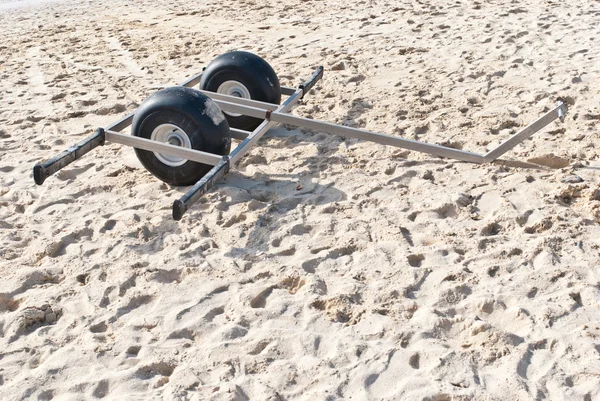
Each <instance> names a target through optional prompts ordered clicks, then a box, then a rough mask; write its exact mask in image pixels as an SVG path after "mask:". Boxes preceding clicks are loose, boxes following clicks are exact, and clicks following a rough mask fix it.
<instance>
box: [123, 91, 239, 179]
mask: <svg viewBox="0 0 600 401" xmlns="http://www.w3.org/2000/svg"><path fill="white" fill-rule="evenodd" d="M166 123H168V124H173V125H176V126H178V127H179V128H181V129H182V130H183V131H184V132H185V133H186V134H187V135H188V137H189V138H190V142H191V146H192V149H196V150H201V151H204V152H209V153H215V154H218V155H227V154H229V151H230V149H231V132H230V131H229V124H228V123H227V119H226V118H225V116H224V115H223V112H222V111H221V109H219V106H217V104H216V103H215V102H214V101H213V100H212V99H210V98H209V97H207V96H205V95H204V94H202V93H200V92H199V91H198V90H196V89H191V88H186V87H182V86H176V87H171V88H166V89H163V90H160V91H158V92H156V93H154V94H152V95H151V96H150V97H148V98H147V99H146V100H144V101H143V102H142V104H141V105H140V107H139V108H138V109H137V111H136V112H135V115H134V117H133V122H132V124H131V133H132V135H134V136H137V137H140V138H146V139H151V135H152V131H154V129H155V128H156V127H158V126H159V125H161V124H166ZM135 153H136V155H137V157H138V159H139V161H140V162H141V163H142V165H143V166H144V167H145V168H146V169H147V170H148V171H149V172H150V173H152V174H153V175H154V176H156V177H157V178H158V179H160V180H162V181H164V182H166V183H167V184H170V185H174V186H187V185H193V184H195V183H196V182H198V181H199V180H200V179H201V178H202V177H204V175H206V173H208V171H209V170H210V169H211V168H212V166H211V165H208V164H202V163H197V162H193V161H189V160H188V161H187V162H185V163H184V164H183V165H181V166H177V167H173V166H168V165H166V164H164V163H163V162H161V161H160V160H159V159H158V158H157V157H156V156H155V155H154V152H151V151H147V150H142V149H137V148H136V149H135ZM159 153H160V152H159Z"/></svg>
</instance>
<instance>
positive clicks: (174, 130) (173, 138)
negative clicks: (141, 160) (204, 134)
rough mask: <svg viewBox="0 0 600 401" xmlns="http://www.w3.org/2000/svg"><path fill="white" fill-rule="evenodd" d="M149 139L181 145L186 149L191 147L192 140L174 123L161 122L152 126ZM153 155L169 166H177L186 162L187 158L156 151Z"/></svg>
mask: <svg viewBox="0 0 600 401" xmlns="http://www.w3.org/2000/svg"><path fill="white" fill-rule="evenodd" d="M150 139H152V140H153V141H158V142H164V143H168V144H170V145H175V146H182V147H184V148H188V149H191V148H192V141H191V140H190V137H189V136H188V135H187V134H186V133H185V131H184V130H182V129H181V128H179V127H178V126H176V125H174V124H161V125H159V126H158V127H156V128H154V131H152V135H151V136H150ZM154 156H156V158H157V159H158V160H160V161H161V162H162V163H164V164H166V165H167V166H170V167H179V166H182V165H184V164H185V162H187V159H183V158H181V157H177V156H169V155H165V154H162V153H157V152H154Z"/></svg>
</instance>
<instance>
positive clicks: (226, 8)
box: [0, 0, 600, 401]
mask: <svg viewBox="0 0 600 401" xmlns="http://www.w3.org/2000/svg"><path fill="white" fill-rule="evenodd" d="M5 3H6V2H2V5H5ZM13 3H14V2H13ZM17 3H19V2H17ZM21 3H22V4H19V6H18V7H17V6H15V5H14V4H13V6H12V7H8V6H7V7H3V8H2V10H1V11H0V38H1V39H0V78H1V79H0V150H1V152H0V172H1V174H0V273H1V274H2V280H0V399H2V400H84V399H85V400H87V399H90V400H91V399H109V400H158V399H161V400H236V401H239V400H270V401H275V400H290V401H291V400H341V399H348V400H349V399H353V400H438V401H442V400H542V399H546V400H586V401H591V400H599V399H600V338H599V336H600V273H599V271H598V265H599V261H600V229H599V225H598V223H599V222H600V178H599V169H600V164H599V163H598V152H599V147H598V141H597V139H598V131H599V128H598V126H599V125H598V123H599V120H600V108H599V104H600V92H599V91H598V88H599V87H600V86H599V80H600V67H599V65H600V63H599V61H600V46H599V45H598V43H597V42H598V40H600V39H599V38H600V35H599V33H600V28H599V27H598V21H599V19H600V3H598V2H597V1H593V0H582V1H577V2H567V1H563V2H560V1H538V0H526V1H522V2H515V1H508V0H501V1H500V0H497V1H489V2H478V1H472V0H466V1H420V2H393V1H357V0H349V1H343V2H324V1H309V0H307V1H294V0H282V1H280V2H275V1H253V0H245V1H242V0H240V1H206V2H190V1H185V2H184V1H166V0H156V1H137V0H136V1H125V0H114V1H111V2H92V1H78V0H66V1H54V2H38V3H34V2H21ZM7 4H10V2H9V3H7ZM234 49H243V50H248V51H252V52H255V53H257V54H259V55H261V56H262V57H264V58H265V59H266V60H267V61H268V62H269V63H270V64H271V65H272V66H273V68H274V69H275V71H277V73H278V75H279V77H280V80H281V82H282V84H284V85H287V86H296V85H298V84H299V83H300V82H301V81H302V80H303V79H304V78H307V77H308V76H309V75H310V74H311V72H312V71H313V69H314V67H316V66H317V65H320V64H322V65H324V66H325V68H326V72H325V76H324V78H323V80H322V81H321V82H320V83H319V84H318V85H317V86H316V87H315V88H314V89H313V91H312V92H311V93H310V95H309V96H307V97H306V98H305V100H304V101H303V104H302V105H300V106H298V107H297V108H296V109H295V111H294V112H295V113H296V114H297V115H301V116H305V117H311V118H315V119H321V120H326V121H330V122H334V123H339V124H344V125H348V126H356V127H363V128H367V129H370V130H375V131H378V132H383V133H387V134H391V135H398V136H402V137H405V138H411V139H418V140H421V141H427V142H431V143H438V144H445V145H447V146H453V147H457V148H462V149H465V150H470V151H474V152H478V153H483V152H485V151H486V149H490V148H492V147H494V146H495V145H496V144H498V143H500V142H501V141H502V140H504V139H506V138H508V137H509V136H510V135H511V134H512V133H514V132H516V131H517V130H518V129H519V128H520V127H523V126H525V125H527V124H528V123H529V122H531V121H533V120H534V119H536V118H537V117H539V116H540V115H542V114H543V113H544V112H546V111H547V110H549V109H550V108H551V107H553V106H554V105H555V103H556V101H557V100H558V99H559V98H560V99H562V100H564V101H565V102H567V103H568V104H569V114H568V116H567V118H566V120H565V122H564V124H563V123H560V122H558V121H556V122H554V123H552V124H551V125H550V126H549V127H548V128H547V129H545V130H543V131H542V132H540V133H538V134H536V135H535V136H534V137H533V138H531V139H530V140H527V141H525V142H524V143H523V144H521V145H519V146H518V147H516V148H515V149H514V150H513V151H511V152H510V153H508V154H506V155H505V156H504V157H503V160H502V161H500V162H498V163H494V164H485V165H474V164H469V163H462V162H457V161H453V160H448V159H441V158H437V157H432V156H428V155H424V154H419V153H415V152H409V151H405V150H402V149H396V148H391V147H385V146H381V145H377V144H373V143H367V142H362V141H358V140H344V139H343V138H341V137H339V136H331V135H327V134H324V133H318V132H309V131H306V130H300V129H292V128H291V127H288V128H289V129H286V127H278V128H276V129H273V130H271V131H270V132H269V133H268V134H267V135H266V136H265V137H264V138H263V139H262V140H261V141H260V142H259V145H260V146H258V147H256V148H254V149H253V150H252V151H251V152H250V153H249V154H248V155H247V156H246V157H245V158H244V159H243V160H242V161H241V163H240V164H239V165H238V166H237V167H236V168H235V169H234V170H233V171H232V172H231V173H230V174H229V176H228V177H227V178H226V179H225V180H222V181H221V182H220V184H219V185H218V186H217V188H216V189H214V190H213V191H211V192H210V193H209V194H208V195H206V196H205V197H204V198H203V200H202V201H201V202H199V203H198V204H197V205H196V206H194V207H193V208H192V209H191V210H190V211H189V212H188V213H187V214H186V215H185V217H184V218H183V220H182V221H180V222H174V221H173V220H172V219H171V212H170V207H171V204H172V202H173V201H174V200H175V199H178V197H179V196H181V194H182V193H183V192H184V191H185V189H184V188H172V187H169V186H168V185H166V184H164V183H162V182H160V181H158V180H157V179H155V178H154V177H153V176H152V175H151V174H150V173H148V172H147V171H145V170H144V169H143V168H141V165H140V164H139V162H138V161H137V159H136V157H135V154H134V152H133V150H132V149H131V148H128V147H123V146H120V145H115V144H108V145H107V146H104V147H102V148H99V149H97V150H94V151H93V153H92V154H89V155H87V156H85V157H84V158H82V159H80V160H78V161H76V162H75V163H73V164H72V165H71V166H69V167H68V168H66V169H64V170H63V171H61V172H59V173H58V174H56V175H55V176H53V177H51V178H49V179H48V180H47V182H46V183H45V184H44V185H43V186H36V185H35V184H34V183H33V179H32V175H31V171H32V166H33V164H34V163H36V162H38V161H40V160H42V159H45V158H48V157H51V156H53V155H55V154H56V153H58V152H60V151H62V150H63V149H65V148H66V147H68V146H70V145H71V144H73V143H75V142H77V141H79V140H81V139H83V138H85V137H86V136H87V135H90V134H91V133H92V132H93V130H94V129H95V128H96V127H99V126H106V125H108V124H109V123H111V122H113V121H116V120H117V119H118V118H120V117H121V116H124V115H125V114H127V113H128V112H130V111H132V110H134V109H135V108H136V107H137V105H139V104H140V102H142V101H143V100H144V99H145V98H146V97H147V96H148V95H149V94H151V93H153V92H154V91H156V90H157V88H161V87H164V86H167V85H172V84H176V83H178V82H181V81H183V80H184V79H185V78H187V77H189V76H192V75H194V74H196V73H197V72H199V71H201V68H202V67H203V66H205V65H207V64H208V63H209V62H210V61H211V60H212V59H213V58H214V57H216V56H217V55H219V54H221V53H224V52H226V51H230V50H234Z"/></svg>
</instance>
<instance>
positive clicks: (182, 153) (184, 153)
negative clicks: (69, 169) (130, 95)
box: [106, 131, 223, 166]
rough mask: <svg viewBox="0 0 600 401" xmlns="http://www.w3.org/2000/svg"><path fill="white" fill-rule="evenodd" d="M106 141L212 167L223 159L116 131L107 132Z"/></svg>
mask: <svg viewBox="0 0 600 401" xmlns="http://www.w3.org/2000/svg"><path fill="white" fill-rule="evenodd" d="M106 140H107V141H110V142H114V143H120V144H122V145H129V146H133V147H134V148H138V149H144V150H148V151H150V152H160V153H163V154H166V155H169V156H177V157H181V158H184V159H188V160H191V161H195V162H198V163H204V164H209V165H211V166H214V165H216V164H218V163H219V162H220V161H221V158H222V157H223V156H221V155H216V154H213V153H207V152H202V151H200V150H195V149H188V148H184V147H181V146H175V145H171V144H168V143H163V142H157V141H152V140H150V139H146V138H140V137H137V136H133V135H127V134H121V133H119V132H114V131H106Z"/></svg>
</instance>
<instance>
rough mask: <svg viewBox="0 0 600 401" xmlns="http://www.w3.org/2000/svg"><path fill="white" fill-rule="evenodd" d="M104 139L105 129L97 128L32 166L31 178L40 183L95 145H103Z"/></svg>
mask: <svg viewBox="0 0 600 401" xmlns="http://www.w3.org/2000/svg"><path fill="white" fill-rule="evenodd" d="M105 140H106V133H105V131H104V130H103V129H102V128H98V129H97V130H96V132H95V133H94V134H93V135H91V136H89V137H87V138H85V139H84V140H83V141H81V142H79V143H78V144H76V145H75V146H71V147H70V148H69V149H66V150H65V151H63V152H62V153H60V154H58V155H57V156H55V157H53V158H52V159H49V160H46V161H43V162H41V163H38V164H36V165H35V166H33V180H34V181H35V183H36V184H38V185H42V184H43V183H44V181H45V180H46V178H48V177H49V176H51V175H52V174H54V173H56V172H57V171H58V170H60V169H61V168H63V167H66V166H68V165H69V164H71V163H73V162H74V161H75V160H77V159H79V158H80V157H82V156H83V155H85V154H86V153H88V152H89V151H90V150H92V149H94V148H95V147H98V146H102V145H104V142H105Z"/></svg>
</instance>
